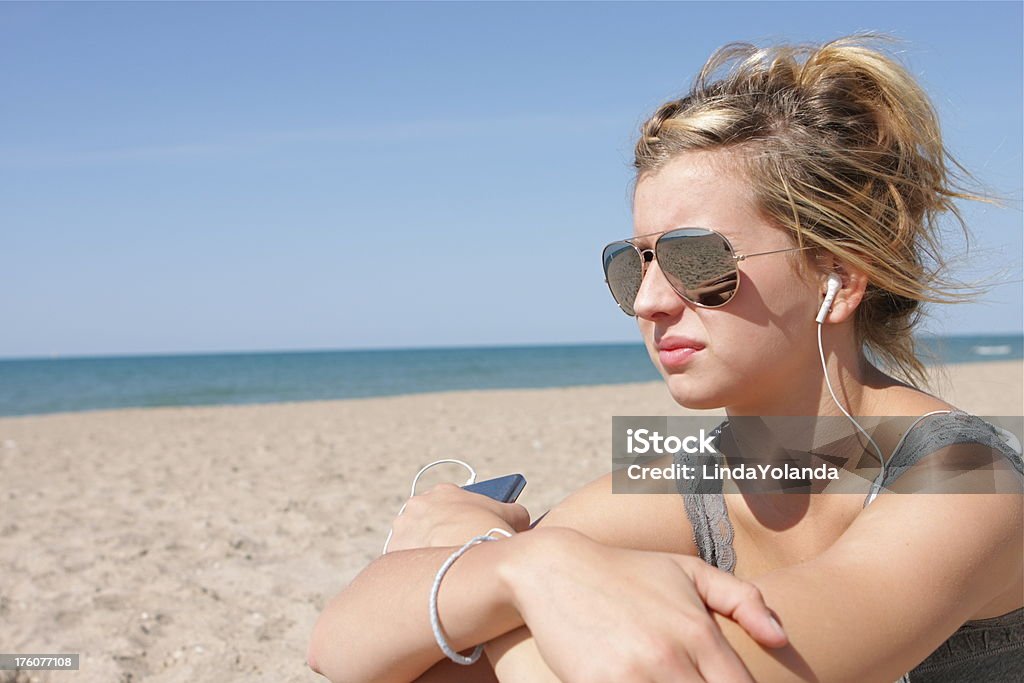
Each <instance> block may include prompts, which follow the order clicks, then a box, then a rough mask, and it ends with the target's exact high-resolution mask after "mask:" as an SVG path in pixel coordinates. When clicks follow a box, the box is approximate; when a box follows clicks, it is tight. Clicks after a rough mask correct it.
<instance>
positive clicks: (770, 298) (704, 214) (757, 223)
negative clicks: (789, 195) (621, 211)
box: [633, 152, 821, 414]
mask: <svg viewBox="0 0 1024 683" xmlns="http://www.w3.org/2000/svg"><path fill="white" fill-rule="evenodd" d="M725 154H727V153H723V152H690V153H687V154H684V155H682V156H680V157H678V158H677V159H675V160H673V161H672V162H670V163H669V164H667V165H666V166H664V167H663V168H662V169H661V170H659V171H658V172H657V173H656V174H654V175H651V176H645V177H643V178H642V179H641V180H640V181H639V182H638V183H637V187H636V193H635V196H634V205H633V218H634V221H633V222H634V230H633V234H634V236H639V235H647V234H649V233H661V232H665V231H667V230H671V229H673V228H678V227H702V228H710V229H712V230H715V231H717V232H719V233H721V234H722V235H724V236H725V237H726V238H727V239H728V240H729V242H730V243H731V244H732V246H733V249H734V250H735V252H736V253H737V254H755V253H760V252H764V251H772V250H775V249H787V248H791V247H795V246H796V244H795V242H794V241H793V239H792V238H791V237H790V235H789V233H788V232H787V231H785V230H783V229H780V228H778V227H776V226H774V225H773V224H771V223H770V222H769V221H768V220H767V219H765V218H764V217H763V216H761V215H760V214H759V212H758V211H757V207H756V205H755V202H754V198H753V195H752V192H751V188H750V186H749V183H748V181H746V180H745V179H744V178H743V176H742V174H741V173H740V172H739V171H738V170H737V169H736V168H735V167H733V166H732V164H730V163H729V158H728V157H727V156H724V155H725ZM656 239H657V235H652V236H650V237H647V238H642V239H639V240H637V246H638V247H639V248H640V249H649V248H653V246H654V240H656ZM806 253H807V252H801V251H793V252H784V253H780V254H767V255H764V256H757V257H754V258H750V259H749V260H743V261H740V262H738V263H737V267H738V269H739V271H740V276H739V277H740V284H739V290H738V291H737V292H736V294H735V296H733V298H732V299H731V300H730V301H729V302H728V303H726V304H725V305H724V306H722V307H720V308H702V307H699V306H696V305H695V304H692V303H690V302H688V301H686V300H685V299H683V298H682V297H681V296H679V295H678V294H677V293H676V291H675V290H674V289H673V288H672V286H671V285H670V284H669V283H668V281H667V280H666V279H665V276H664V275H663V274H662V272H661V269H660V268H659V265H658V262H657V260H656V259H655V260H653V261H651V262H650V263H648V264H647V272H646V275H645V276H644V279H643V282H642V283H641V285H640V290H639V292H638V294H637V297H636V301H635V303H634V308H635V310H636V315H637V323H638V324H639V326H640V333H641V334H642V335H643V339H644V343H645V344H646V346H647V351H648V353H649V354H650V356H651V360H652V362H653V363H654V365H655V367H657V368H658V370H659V371H660V372H661V374H662V376H663V377H664V378H665V381H666V383H667V384H668V388H669V391H670V392H671V393H672V396H673V398H675V400H676V402H677V403H679V404H680V405H682V406H685V407H687V408H695V409H709V408H720V407H727V408H728V407H731V408H734V409H738V410H750V411H752V412H755V411H756V412H761V414H772V413H771V412H770V405H771V400H772V397H773V396H785V395H786V393H785V392H787V387H789V389H790V391H792V388H793V386H794V385H795V386H801V385H802V384H803V383H802V382H799V381H794V380H797V379H798V378H800V377H804V376H807V375H808V373H809V372H816V373H817V375H820V374H821V367H820V364H819V361H818V351H817V336H816V330H815V323H814V316H815V314H816V312H817V310H818V307H819V306H820V303H821V283H820V278H818V277H816V276H815V275H814V270H813V269H811V268H808V269H805V273H806V274H803V275H801V274H800V272H799V271H798V269H797V268H796V265H797V264H796V261H797V259H807V256H806ZM673 347H679V348H675V349H673ZM819 379H820V378H819ZM779 392H783V393H779ZM766 410H767V411H768V412H764V411H766Z"/></svg>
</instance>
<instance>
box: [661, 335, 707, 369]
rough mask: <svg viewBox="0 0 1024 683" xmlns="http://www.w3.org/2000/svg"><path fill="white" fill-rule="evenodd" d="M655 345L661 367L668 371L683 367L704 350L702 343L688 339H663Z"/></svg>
mask: <svg viewBox="0 0 1024 683" xmlns="http://www.w3.org/2000/svg"><path fill="white" fill-rule="evenodd" d="M655 344H656V346H657V347H658V360H659V361H660V362H661V365H662V367H664V368H666V369H670V370H674V369H679V368H681V367H683V366H684V365H686V364H687V363H689V362H690V361H691V360H692V359H693V357H694V356H695V355H696V354H698V353H700V352H701V351H702V350H703V349H704V344H703V343H702V342H699V341H697V340H696V339H691V338H689V337H663V338H661V339H660V340H658V341H656V342H655Z"/></svg>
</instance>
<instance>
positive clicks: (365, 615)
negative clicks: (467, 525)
mask: <svg viewBox="0 0 1024 683" xmlns="http://www.w3.org/2000/svg"><path fill="white" fill-rule="evenodd" d="M519 542H520V538H519V537H513V538H509V539H503V540H501V541H496V542H491V543H482V544H480V545H478V546H476V547H474V548H472V549H471V550H470V551H469V552H467V553H466V554H465V555H463V556H462V558H461V559H460V560H459V561H458V562H456V563H455V564H454V565H453V566H452V568H451V569H450V570H449V572H448V574H447V575H446V576H445V579H444V582H443V583H442V585H441V591H440V593H439V595H438V613H439V614H440V616H441V621H442V624H443V625H444V629H445V633H446V634H447V635H448V640H449V642H450V643H451V644H452V646H453V647H454V648H455V649H456V650H459V651H462V650H465V649H466V648H470V647H472V646H475V645H476V644H477V643H480V642H484V641H487V640H490V639H491V638H494V637H496V636H499V635H501V634H502V633H505V632H506V631H509V630H511V629H513V628H516V627H518V626H520V625H522V619H521V618H520V617H519V614H518V612H517V611H516V610H515V608H513V607H512V606H511V602H510V600H509V599H508V591H507V587H506V586H505V584H504V583H503V581H502V578H501V572H500V571H499V569H500V567H501V565H502V564H503V563H504V561H505V559H506V558H507V557H508V554H509V553H515V552H516V548H517V546H518V544H519ZM453 550H455V549H454V548H417V549H413V550H403V551H398V552H394V553H388V554H387V555H383V556H381V557H379V558H377V559H376V560H374V561H373V562H372V563H370V565H369V566H368V567H367V568H366V569H364V570H363V571H362V572H361V573H360V574H359V575H358V576H357V577H356V578H355V579H354V580H353V581H352V583H351V584H349V586H348V587H347V588H346V589H345V590H343V591H342V592H341V593H339V594H338V595H336V596H335V597H334V598H333V599H332V600H331V601H330V603H328V605H327V607H326V608H325V609H324V611H323V612H322V613H321V615H320V618H319V619H318V620H317V623H316V626H315V627H314V630H313V636H312V638H311V641H310V646H309V656H308V659H309V663H310V665H311V666H312V667H313V669H314V670H315V671H317V672H318V673H321V674H323V675H324V676H326V677H327V678H328V679H330V680H331V681H333V682H334V683H341V682H342V681H345V682H348V681H376V682H378V683H388V682H395V683H407V682H408V681H412V680H415V679H416V678H417V677H418V676H420V675H421V674H423V673H424V672H425V671H427V670H428V669H429V668H430V667H431V666H432V665H433V664H435V663H436V662H438V661H440V660H441V659H443V658H444V654H443V653H442V652H441V650H440V649H439V648H438V647H437V644H436V642H435V641H434V635H433V631H432V630H431V628H430V619H429V614H428V611H427V596H429V595H430V588H431V585H432V583H433V581H434V576H435V574H436V573H437V570H438V568H439V567H440V566H441V564H442V563H443V562H444V561H445V559H447V558H448V556H449V555H451V553H452V552H453ZM381 615H390V616H392V617H395V618H388V619H381V618H380V617H381ZM382 623H386V625H387V628H386V629H384V628H382V627H375V626H374V624H382Z"/></svg>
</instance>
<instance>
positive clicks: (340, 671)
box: [306, 624, 361, 683]
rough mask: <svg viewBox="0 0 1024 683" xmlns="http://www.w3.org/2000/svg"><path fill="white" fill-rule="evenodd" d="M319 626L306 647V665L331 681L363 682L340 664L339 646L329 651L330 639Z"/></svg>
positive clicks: (345, 682)
mask: <svg viewBox="0 0 1024 683" xmlns="http://www.w3.org/2000/svg"><path fill="white" fill-rule="evenodd" d="M319 626H320V624H317V626H316V627H314V629H313V634H312V635H311V636H310V639H309V645H308V646H307V647H306V665H307V666H308V667H309V668H310V669H311V670H312V671H313V672H314V673H318V674H320V675H321V676H323V677H324V678H326V679H327V680H328V681H330V682H331V683H361V682H360V680H359V678H358V677H356V676H353V675H352V672H350V671H346V670H345V667H343V666H341V665H340V663H339V661H338V660H339V657H338V652H337V648H334V649H333V650H330V651H329V649H328V646H327V642H328V641H327V639H326V638H324V637H323V635H322V634H321V633H320V629H319Z"/></svg>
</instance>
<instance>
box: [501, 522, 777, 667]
mask: <svg viewBox="0 0 1024 683" xmlns="http://www.w3.org/2000/svg"><path fill="white" fill-rule="evenodd" d="M525 538H526V537H524V539H525ZM529 538H530V542H529V543H530V546H529V547H528V548H524V550H527V552H524V553H522V554H521V555H520V556H519V557H518V559H514V560H512V561H511V563H510V564H509V565H507V566H506V567H505V568H504V569H503V574H504V576H505V581H506V582H507V583H508V585H509V587H510V590H511V592H512V597H513V602H514V603H515V606H516V607H517V608H518V610H519V612H520V614H521V615H522V617H523V620H524V621H525V622H526V626H527V627H528V628H529V629H530V632H531V633H532V635H533V638H534V640H535V641H536V644H537V648H538V650H539V652H540V655H541V657H543V659H544V661H545V663H546V664H547V666H548V667H550V669H551V671H552V672H553V673H554V674H555V675H556V676H558V678H559V680H561V681H562V682H563V683H605V682H607V683H612V682H616V683H617V682H619V681H665V682H668V681H671V682H672V683H679V682H682V681H686V682H690V681H709V682H711V683H718V682H719V681H729V682H733V681H735V682H737V683H753V679H752V678H751V676H750V674H749V672H748V671H747V670H746V667H744V665H743V662H742V661H741V660H740V659H739V657H737V655H736V653H735V652H733V650H732V647H731V646H730V645H729V642H728V641H727V640H725V638H724V637H723V636H722V634H721V631H720V630H719V628H718V626H717V624H716V623H715V621H714V620H713V619H712V617H711V615H710V614H709V613H708V610H709V609H711V610H713V611H715V612H718V613H719V614H721V615H723V616H727V617H729V618H731V619H733V620H734V621H736V622H737V623H738V624H739V625H740V626H741V627H743V628H744V629H745V630H746V631H747V633H748V634H750V636H751V637H752V638H754V640H756V641H757V642H758V643H760V644H761V645H763V646H766V647H772V648H774V647H782V646H784V645H786V644H787V639H786V635H785V633H784V632H783V631H782V629H781V628H780V627H779V626H778V624H777V623H776V622H775V621H774V619H773V617H772V616H771V612H770V611H769V610H768V607H767V606H766V605H765V603H764V600H763V598H762V596H761V594H760V592H759V591H758V590H757V588H756V587H754V586H753V585H751V584H749V583H746V582H744V581H741V580H740V579H737V578H736V577H734V576H732V575H731V574H729V573H727V572H723V571H721V570H719V569H716V568H714V567H711V566H710V565H708V564H706V563H705V562H704V561H703V560H701V559H700V558H696V557H690V556H685V555H673V554H670V553H655V552H645V551H638V550H628V549H623V548H616V547H612V546H606V545H602V544H600V543H597V542H595V541H593V540H591V539H590V538H588V537H587V536H584V535H583V534H580V533H578V532H576V531H572V530H569V529H563V528H541V529H535V530H534V531H533V532H531V534H530V536H529Z"/></svg>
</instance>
